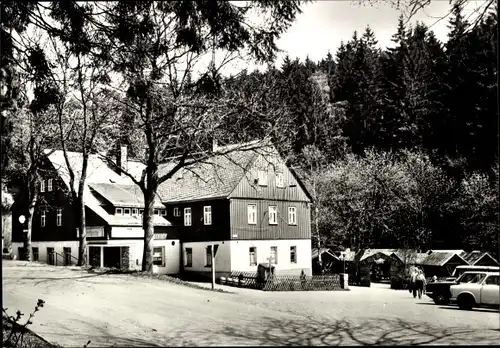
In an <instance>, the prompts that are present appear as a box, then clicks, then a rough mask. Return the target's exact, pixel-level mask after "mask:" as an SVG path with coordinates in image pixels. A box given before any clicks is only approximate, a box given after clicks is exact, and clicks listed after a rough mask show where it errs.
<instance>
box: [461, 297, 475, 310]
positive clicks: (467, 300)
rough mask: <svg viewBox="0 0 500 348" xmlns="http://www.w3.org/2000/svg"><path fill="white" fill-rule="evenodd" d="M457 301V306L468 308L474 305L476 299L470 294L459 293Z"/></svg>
mask: <svg viewBox="0 0 500 348" xmlns="http://www.w3.org/2000/svg"><path fill="white" fill-rule="evenodd" d="M457 303H458V308H460V309H464V310H470V309H472V307H474V305H475V303H476V301H474V298H473V297H472V296H471V295H460V296H458V299H457Z"/></svg>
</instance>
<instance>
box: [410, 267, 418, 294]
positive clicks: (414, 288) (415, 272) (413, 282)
mask: <svg viewBox="0 0 500 348" xmlns="http://www.w3.org/2000/svg"><path fill="white" fill-rule="evenodd" d="M417 276H418V268H414V269H413V271H412V272H411V275H410V289H411V291H412V292H413V298H416V297H417Z"/></svg>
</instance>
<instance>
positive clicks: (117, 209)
mask: <svg viewBox="0 0 500 348" xmlns="http://www.w3.org/2000/svg"><path fill="white" fill-rule="evenodd" d="M115 215H123V209H122V208H115Z"/></svg>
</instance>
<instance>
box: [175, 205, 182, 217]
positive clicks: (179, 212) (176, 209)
mask: <svg viewBox="0 0 500 348" xmlns="http://www.w3.org/2000/svg"><path fill="white" fill-rule="evenodd" d="M174 216H175V217H179V216H181V210H180V209H179V207H174Z"/></svg>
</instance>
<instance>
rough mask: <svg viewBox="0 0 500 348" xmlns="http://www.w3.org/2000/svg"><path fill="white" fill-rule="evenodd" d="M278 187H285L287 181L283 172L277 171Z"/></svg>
mask: <svg viewBox="0 0 500 348" xmlns="http://www.w3.org/2000/svg"><path fill="white" fill-rule="evenodd" d="M276 187H279V188H284V187H285V181H284V179H283V173H276Z"/></svg>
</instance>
